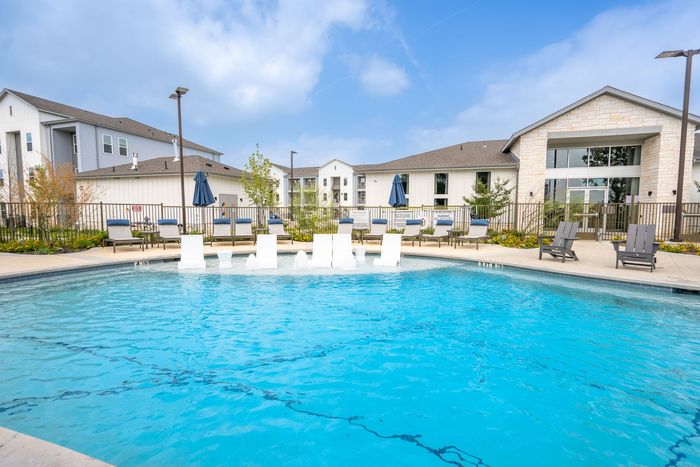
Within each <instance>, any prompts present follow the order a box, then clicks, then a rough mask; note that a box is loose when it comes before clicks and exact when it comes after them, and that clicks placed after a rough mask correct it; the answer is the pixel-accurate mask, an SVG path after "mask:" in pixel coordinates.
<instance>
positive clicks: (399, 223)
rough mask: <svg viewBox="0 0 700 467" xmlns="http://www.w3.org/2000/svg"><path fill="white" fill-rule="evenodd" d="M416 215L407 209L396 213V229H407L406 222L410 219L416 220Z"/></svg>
mask: <svg viewBox="0 0 700 467" xmlns="http://www.w3.org/2000/svg"><path fill="white" fill-rule="evenodd" d="M414 218H415V213H414V212H413V211H408V210H405V209H401V210H396V211H394V228H395V229H403V228H404V227H406V221H407V220H408V219H414Z"/></svg>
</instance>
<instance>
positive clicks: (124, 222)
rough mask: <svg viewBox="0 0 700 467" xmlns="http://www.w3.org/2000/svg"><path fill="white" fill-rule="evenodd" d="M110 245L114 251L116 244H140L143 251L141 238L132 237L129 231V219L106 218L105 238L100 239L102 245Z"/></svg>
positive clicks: (115, 250)
mask: <svg viewBox="0 0 700 467" xmlns="http://www.w3.org/2000/svg"><path fill="white" fill-rule="evenodd" d="M105 245H112V247H113V251H114V253H116V252H117V245H141V250H142V251H143V246H144V242H143V238H139V237H134V235H133V234H132V233H131V223H130V222H129V219H107V238H105V239H104V240H102V246H103V247H104V246H105Z"/></svg>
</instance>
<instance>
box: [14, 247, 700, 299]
mask: <svg viewBox="0 0 700 467" xmlns="http://www.w3.org/2000/svg"><path fill="white" fill-rule="evenodd" d="M365 246H366V247H367V251H368V252H370V253H372V252H379V249H380V246H379V245H378V244H377V243H376V242H374V243H371V244H370V243H367V244H365ZM227 249H228V250H230V249H233V250H234V253H236V254H249V253H252V252H254V251H255V247H254V246H253V245H252V244H245V245H237V246H236V247H235V248H232V247H231V245H227V244H225V243H217V244H215V246H214V247H213V248H212V247H209V246H206V247H205V254H207V255H214V254H216V252H217V251H221V250H227ZM301 249H303V250H306V251H310V249H311V244H310V243H298V242H297V243H294V245H291V244H289V243H284V244H280V245H279V251H280V253H284V252H290V253H291V252H297V251H299V250H301ZM575 250H576V253H577V255H578V256H579V258H580V259H581V260H580V261H578V262H575V261H569V260H567V261H566V263H561V262H559V261H555V260H553V259H551V258H550V257H549V256H545V258H544V259H543V260H542V261H538V259H537V256H538V252H537V249H532V250H519V249H515V248H504V247H501V246H498V245H480V246H479V250H478V251H477V250H476V248H475V246H474V245H467V246H460V247H458V248H457V249H455V248H453V247H452V246H447V245H443V246H442V248H438V247H437V245H433V244H431V245H430V246H422V247H418V246H415V247H411V246H410V244H408V243H405V244H404V246H403V247H402V251H403V253H404V254H410V255H421V256H423V255H425V256H436V257H441V258H451V259H462V260H470V261H483V262H488V263H494V264H502V265H505V266H513V267H520V268H527V269H534V270H539V271H548V272H556V273H560V274H569V275H575V276H585V277H592V278H597V279H612V280H617V281H624V282H631V283H636V284H644V285H657V286H666V287H676V288H682V289H687V290H700V256H692V255H681V254H674V253H664V252H660V253H659V254H658V264H657V269H656V271H654V272H653V273H650V272H649V270H648V269H646V268H643V267H627V268H623V267H620V269H615V255H614V252H613V247H612V245H611V244H610V242H594V241H578V242H576V244H575ZM179 254H180V249H179V247H178V246H177V245H172V244H171V245H168V248H167V249H166V250H163V249H162V247H161V248H150V249H148V250H146V251H143V252H142V251H141V250H140V249H139V248H138V247H129V246H121V247H118V248H117V253H112V249H111V248H93V249H92V250H88V251H83V252H79V253H68V254H63V255H18V254H9V253H0V279H2V278H9V277H21V276H24V275H27V274H38V273H46V272H55V271H64V270H72V269H79V268H83V267H89V266H103V265H111V264H119V263H127V264H128V263H133V262H135V261H142V260H158V259H172V258H178V257H179Z"/></svg>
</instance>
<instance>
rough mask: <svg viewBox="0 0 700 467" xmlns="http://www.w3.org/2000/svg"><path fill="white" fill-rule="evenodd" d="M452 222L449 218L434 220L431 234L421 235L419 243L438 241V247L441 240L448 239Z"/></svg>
mask: <svg viewBox="0 0 700 467" xmlns="http://www.w3.org/2000/svg"><path fill="white" fill-rule="evenodd" d="M452 224H453V222H452V221H451V220H450V219H438V220H437V221H435V229H434V230H433V234H432V235H421V236H420V241H419V245H422V244H423V242H438V248H440V246H441V245H442V241H443V240H447V241H448V242H449V240H450V232H449V231H450V229H452Z"/></svg>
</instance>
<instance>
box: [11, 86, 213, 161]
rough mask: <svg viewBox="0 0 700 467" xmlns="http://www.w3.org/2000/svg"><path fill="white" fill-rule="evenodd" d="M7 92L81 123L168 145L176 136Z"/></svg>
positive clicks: (124, 119) (192, 144)
mask: <svg viewBox="0 0 700 467" xmlns="http://www.w3.org/2000/svg"><path fill="white" fill-rule="evenodd" d="M7 91H8V92H11V93H12V94H15V95H16V96H17V97H19V98H21V99H24V100H25V101H27V102H29V103H30V104H31V105H33V106H34V107H36V108H38V109H40V110H43V111H46V112H48V113H53V114H57V115H62V116H65V117H66V118H68V119H74V120H79V121H81V122H85V123H90V124H92V125H97V126H101V127H105V128H110V129H113V130H118V131H123V132H125V133H129V134H132V135H138V136H143V137H145V138H151V139H155V140H158V141H163V142H166V143H170V142H171V141H172V138H173V137H174V136H175V135H173V134H171V133H168V132H167V131H163V130H159V129H157V128H153V127H151V126H148V125H146V124H144V123H141V122H137V121H136V120H132V119H130V118H127V117H108V116H107V115H102V114H98V113H95V112H90V111H88V110H83V109H79V108H77V107H72V106H70V105H66V104H61V103H59V102H54V101H50V100H48V99H44V98H42V97H37V96H32V95H30V94H25V93H23V92H19V91H14V90H12V89H7ZM183 143H184V144H183V147H186V148H190V149H196V150H198V151H204V152H209V153H212V154H217V155H221V154H223V153H222V152H220V151H217V150H215V149H211V148H208V147H206V146H202V145H201V144H197V143H195V142H192V141H189V140H187V139H184V138H183Z"/></svg>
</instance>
